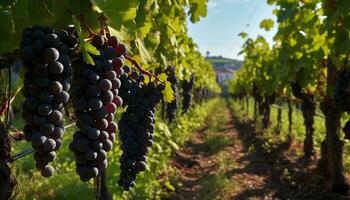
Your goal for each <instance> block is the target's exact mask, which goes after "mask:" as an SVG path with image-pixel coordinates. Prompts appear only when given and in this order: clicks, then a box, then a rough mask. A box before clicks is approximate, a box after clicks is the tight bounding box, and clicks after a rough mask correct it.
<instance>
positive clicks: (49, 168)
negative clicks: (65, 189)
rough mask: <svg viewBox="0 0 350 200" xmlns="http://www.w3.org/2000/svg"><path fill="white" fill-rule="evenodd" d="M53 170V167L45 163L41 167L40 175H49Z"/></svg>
mask: <svg viewBox="0 0 350 200" xmlns="http://www.w3.org/2000/svg"><path fill="white" fill-rule="evenodd" d="M54 172H55V169H54V168H53V167H52V166H51V165H47V166H45V167H43V168H42V169H41V175H42V176H43V177H50V176H52V175H53V173H54Z"/></svg>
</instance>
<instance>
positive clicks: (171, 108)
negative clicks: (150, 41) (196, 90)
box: [166, 66, 179, 123]
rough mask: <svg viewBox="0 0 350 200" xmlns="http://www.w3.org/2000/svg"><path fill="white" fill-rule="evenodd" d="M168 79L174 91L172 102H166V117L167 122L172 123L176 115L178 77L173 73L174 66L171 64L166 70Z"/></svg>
mask: <svg viewBox="0 0 350 200" xmlns="http://www.w3.org/2000/svg"><path fill="white" fill-rule="evenodd" d="M167 75H168V81H169V82H170V83H171V88H172V89H173V91H174V99H173V101H172V102H170V103H168V104H167V107H166V117H167V119H168V120H169V123H172V122H173V121H174V120H175V117H176V109H177V107H178V104H179V103H178V95H177V83H178V79H177V77H176V74H175V68H174V66H171V67H169V68H168V70H167Z"/></svg>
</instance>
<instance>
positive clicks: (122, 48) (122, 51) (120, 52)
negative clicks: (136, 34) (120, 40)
mask: <svg viewBox="0 0 350 200" xmlns="http://www.w3.org/2000/svg"><path fill="white" fill-rule="evenodd" d="M116 52H117V55H118V56H121V55H126V54H127V53H128V48H127V47H126V46H125V45H124V44H119V45H118V46H117V47H116Z"/></svg>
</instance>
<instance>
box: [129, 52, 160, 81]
mask: <svg viewBox="0 0 350 200" xmlns="http://www.w3.org/2000/svg"><path fill="white" fill-rule="evenodd" d="M125 58H126V59H127V60H129V61H130V62H131V64H133V65H134V66H135V67H136V68H137V69H138V70H139V71H140V72H141V73H142V74H146V75H147V76H149V77H154V78H155V79H156V80H157V81H160V82H164V81H161V80H160V79H159V78H158V77H157V76H156V75H154V74H152V73H151V72H149V71H147V70H144V69H143V68H142V67H141V66H140V65H139V64H138V63H137V62H136V60H134V59H132V58H131V57H130V56H128V55H125Z"/></svg>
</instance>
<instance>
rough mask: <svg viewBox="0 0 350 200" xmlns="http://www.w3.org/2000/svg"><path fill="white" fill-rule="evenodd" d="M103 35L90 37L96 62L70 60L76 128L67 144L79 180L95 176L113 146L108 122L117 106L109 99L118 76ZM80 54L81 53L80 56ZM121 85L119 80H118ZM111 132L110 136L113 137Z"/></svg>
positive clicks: (111, 97) (105, 162) (102, 166)
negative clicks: (72, 69)
mask: <svg viewBox="0 0 350 200" xmlns="http://www.w3.org/2000/svg"><path fill="white" fill-rule="evenodd" d="M105 43H106V42H105V41H104V38H103V36H100V35H96V36H94V38H93V39H92V45H94V46H95V47H96V48H97V49H98V50H99V51H100V53H101V55H99V56H93V59H94V63H95V66H92V65H88V64H85V63H84V61H83V60H80V59H78V60H77V61H75V62H74V63H73V65H74V74H75V75H76V76H74V77H73V84H72V85H73V87H74V92H73V105H74V106H73V107H74V108H75V114H76V116H77V118H78V120H77V126H78V131H77V132H76V133H75V134H74V137H73V141H72V142H71V143H70V145H69V147H70V150H71V151H72V152H74V154H75V158H76V167H77V168H76V171H77V173H78V175H79V176H80V179H81V180H82V181H88V180H89V179H91V178H94V177H96V176H97V175H98V174H99V173H100V171H103V170H105V169H106V167H107V165H108V161H107V152H109V151H111V150H112V147H113V143H112V140H110V135H111V134H113V135H114V138H115V132H116V131H117V126H114V127H113V125H111V124H112V123H114V122H112V121H111V120H112V119H113V118H114V112H115V110H116V106H115V104H114V103H112V100H113V99H114V98H115V93H118V88H116V87H114V88H113V83H114V84H115V85H117V86H118V83H120V80H119V79H118V77H117V75H116V72H114V71H113V70H112V68H113V66H112V60H114V59H116V58H117V54H116V52H115V49H114V48H113V47H110V46H108V44H105ZM79 57H81V56H79ZM119 87H120V84H119ZM113 135H112V137H113Z"/></svg>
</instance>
